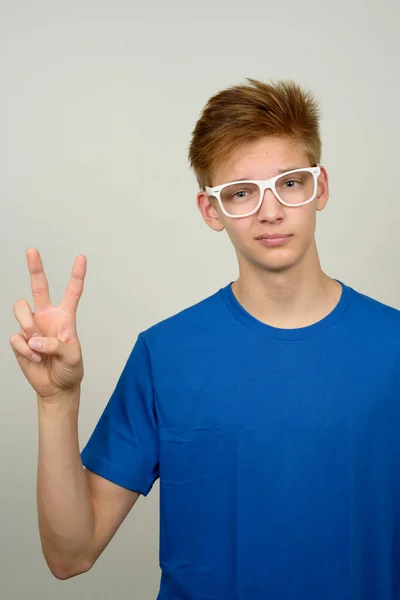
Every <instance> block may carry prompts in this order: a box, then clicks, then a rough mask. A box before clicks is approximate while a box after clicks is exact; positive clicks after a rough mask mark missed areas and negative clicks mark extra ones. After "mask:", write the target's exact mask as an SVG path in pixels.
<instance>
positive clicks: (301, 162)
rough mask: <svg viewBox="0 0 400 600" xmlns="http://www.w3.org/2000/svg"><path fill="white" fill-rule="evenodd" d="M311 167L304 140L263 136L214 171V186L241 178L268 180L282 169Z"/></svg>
mask: <svg viewBox="0 0 400 600" xmlns="http://www.w3.org/2000/svg"><path fill="white" fill-rule="evenodd" d="M306 166H310V164H309V160H308V157H307V153H306V150H305V146H304V144H303V142H301V140H293V139H290V138H282V137H272V136H269V137H264V138H260V139H259V140H257V141H255V142H249V143H248V144H244V145H243V146H240V147H239V148H237V149H236V150H234V151H233V152H232V153H231V154H230V155H229V156H228V157H227V158H226V159H225V160H224V161H223V162H222V163H221V164H220V165H219V166H218V168H217V169H216V170H215V173H214V176H213V182H212V185H213V186H217V185H221V184H222V183H226V182H228V181H235V180H238V179H268V178H270V177H274V175H277V174H278V173H280V172H281V171H282V170H290V169H296V168H300V167H306Z"/></svg>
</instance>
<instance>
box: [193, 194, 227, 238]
mask: <svg viewBox="0 0 400 600" xmlns="http://www.w3.org/2000/svg"><path fill="white" fill-rule="evenodd" d="M197 207H198V209H199V211H200V212H201V216H202V217H203V219H204V221H205V222H206V223H207V225H208V226H209V227H211V229H213V230H214V231H223V230H224V229H225V226H224V225H223V223H222V220H221V215H222V211H221V209H220V207H219V205H218V202H217V200H216V198H214V197H213V196H211V197H209V196H208V195H207V193H206V192H204V191H203V190H202V191H200V192H199V193H198V194H197Z"/></svg>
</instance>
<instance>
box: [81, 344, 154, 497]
mask: <svg viewBox="0 0 400 600" xmlns="http://www.w3.org/2000/svg"><path fill="white" fill-rule="evenodd" d="M142 335H143V334H140V335H139V336H138V339H137V341H136V343H135V345H134V347H133V350H132V352H131V354H130V356H129V358H128V360H127V363H126V365H125V367H124V369H123V371H122V374H121V376H120V378H119V380H118V382H117V385H116V387H115V390H114V392H113V394H112V396H111V398H110V400H109V401H108V404H107V405H106V407H105V409H104V411H103V414H102V415H101V417H100V419H99V421H98V423H97V425H96V427H95V429H94V431H93V433H92V435H91V437H90V438H89V441H88V442H87V444H86V446H85V447H84V449H83V450H82V452H81V459H82V463H83V465H84V466H85V467H87V468H88V469H90V470H91V471H94V472H95V473H97V474H98V475H101V476H102V477H104V478H105V479H109V480H110V481H112V482H114V483H116V484H117V485H120V486H122V487H125V488H128V489H130V490H134V491H136V492H139V493H141V494H143V496H147V494H148V493H149V492H150V490H151V488H152V486H153V483H154V481H155V480H156V479H157V478H158V477H159V444H158V428H157V418H156V410H155V406H154V393H153V382H152V373H151V363H150V353H149V350H148V347H147V345H146V342H145V340H144V339H143V337H142Z"/></svg>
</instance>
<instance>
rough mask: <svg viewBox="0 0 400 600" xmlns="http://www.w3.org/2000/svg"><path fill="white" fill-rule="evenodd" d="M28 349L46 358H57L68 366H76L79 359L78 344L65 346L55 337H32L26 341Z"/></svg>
mask: <svg viewBox="0 0 400 600" xmlns="http://www.w3.org/2000/svg"><path fill="white" fill-rule="evenodd" d="M28 344H29V347H30V348H32V350H35V352H40V353H41V354H46V355H48V356H57V357H58V358H59V359H60V360H61V361H62V362H63V363H65V364H66V365H68V366H71V367H73V366H76V365H77V364H78V363H79V361H80V357H81V351H80V345H79V344H78V343H75V344H74V343H70V344H66V343H65V342H62V341H61V340H59V339H58V338H56V337H40V336H35V337H32V338H31V339H30V340H29V341H28Z"/></svg>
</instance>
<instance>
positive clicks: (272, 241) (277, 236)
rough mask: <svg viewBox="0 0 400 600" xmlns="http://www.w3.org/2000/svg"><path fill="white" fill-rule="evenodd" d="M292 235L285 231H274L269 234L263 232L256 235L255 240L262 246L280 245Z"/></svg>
mask: <svg viewBox="0 0 400 600" xmlns="http://www.w3.org/2000/svg"><path fill="white" fill-rule="evenodd" d="M291 237H292V236H291V235H288V234H285V233H274V234H271V235H268V234H263V235H259V236H258V237H256V240H258V241H259V242H261V244H263V245H264V246H280V245H282V244H285V243H286V242H287V241H288V240H289V239H290V238H291Z"/></svg>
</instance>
